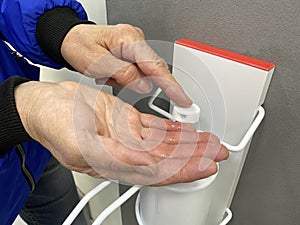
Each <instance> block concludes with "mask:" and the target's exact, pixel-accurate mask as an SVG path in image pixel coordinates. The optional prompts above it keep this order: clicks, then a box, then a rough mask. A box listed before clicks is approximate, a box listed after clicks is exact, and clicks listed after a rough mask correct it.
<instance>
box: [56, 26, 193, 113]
mask: <svg viewBox="0 0 300 225" xmlns="http://www.w3.org/2000/svg"><path fill="white" fill-rule="evenodd" d="M61 53H62V55H63V57H64V59H65V60H66V61H67V62H68V63H69V64H70V65H71V66H73V67H74V68H75V69H76V70H77V71H79V72H80V73H82V74H85V75H87V76H89V77H93V78H95V80H96V83H98V84H100V83H101V84H103V83H106V84H108V85H111V86H120V85H121V86H127V87H129V88H130V89H132V90H134V91H136V92H138V93H147V92H149V91H150V90H151V88H152V86H151V82H150V80H152V81H154V82H155V83H156V84H157V85H158V86H159V87H160V88H161V89H162V90H163V91H164V92H165V93H166V94H167V96H168V97H169V98H170V99H172V100H173V101H174V102H175V103H176V104H177V105H179V106H183V107H185V106H190V105H191V104H192V101H191V99H190V98H189V97H188V96H187V95H186V94H185V92H184V91H183V89H182V87H181V86H180V85H179V84H178V83H177V82H176V80H175V79H174V77H173V76H172V75H171V73H170V71H169V68H168V65H167V64H166V62H165V61H164V60H163V59H161V58H160V57H159V56H158V55H157V54H156V53H155V52H154V51H153V49H152V48H150V46H149V45H148V44H147V43H146V42H145V37H144V34H143V31H142V30H141V29H139V28H137V27H133V26H131V25H128V24H119V25H115V26H101V25H86V24H80V25H77V26H75V27H73V28H72V29H71V30H70V31H69V32H68V34H67V35H66V37H65V39H64V41H63V43H62V47H61ZM150 77H151V78H150ZM147 78H150V79H147Z"/></svg>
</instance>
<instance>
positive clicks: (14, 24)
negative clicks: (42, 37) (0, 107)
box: [0, 0, 87, 225]
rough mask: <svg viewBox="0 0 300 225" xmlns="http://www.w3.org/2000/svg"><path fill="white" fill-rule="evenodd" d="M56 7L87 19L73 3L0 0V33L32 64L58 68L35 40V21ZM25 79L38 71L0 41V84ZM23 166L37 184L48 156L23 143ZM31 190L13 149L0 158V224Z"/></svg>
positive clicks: (41, 149) (37, 146)
mask: <svg viewBox="0 0 300 225" xmlns="http://www.w3.org/2000/svg"><path fill="white" fill-rule="evenodd" d="M56 6H69V7H71V8H72V9H73V10H74V11H75V12H76V13H77V14H78V16H79V18H80V19H87V18H86V17H87V16H86V13H85V11H84V9H83V8H82V6H81V5H80V3H78V2H77V1H73V0H56V1H54V0H0V33H1V35H0V36H1V37H4V38H5V40H6V41H7V42H9V43H10V44H11V45H12V46H13V47H14V48H15V49H16V50H17V51H18V52H20V53H21V54H22V55H24V56H25V57H27V58H28V59H29V60H31V61H32V62H34V63H38V64H42V65H46V66H50V67H53V68H60V67H61V65H59V64H57V63H55V62H53V61H52V60H51V59H50V58H48V57H47V56H46V55H45V54H44V53H43V51H42V50H41V49H40V47H39V45H38V43H37V40H36V38H35V27H36V22H37V20H38V17H39V16H40V15H41V14H43V12H44V11H46V10H48V9H51V8H53V7H56ZM14 75H18V76H22V77H28V78H31V79H33V80H38V78H39V69H38V68H37V67H35V66H32V65H29V64H28V63H27V62H26V61H25V60H24V59H17V58H16V57H14V56H12V55H11V54H10V51H9V49H8V47H7V46H6V44H5V43H4V42H3V41H2V40H1V39H0V82H3V81H4V80H6V79H7V78H9V77H10V76H14ZM23 147H24V149H25V153H26V154H25V155H26V165H27V166H28V168H29V169H30V171H31V173H32V174H33V176H34V178H35V181H36V182H37V181H38V179H39V177H40V176H41V173H42V172H43V170H44V168H45V166H46V164H47V162H48V161H49V159H50V157H51V154H50V152H49V151H48V150H47V149H45V148H44V147H43V146H41V145H40V144H38V143H36V142H28V143H23ZM29 194H30V188H29V185H28V183H27V181H26V180H25V178H24V176H23V174H22V172H21V164H20V159H19V157H18V155H17V153H16V151H15V148H12V149H11V150H10V151H8V153H7V154H5V155H0V224H1V225H6V224H7V225H11V224H12V222H13V221H14V219H15V217H16V216H17V215H18V214H19V212H20V210H21V209H22V207H23V206H24V204H25V202H26V200H27V198H28V196H29Z"/></svg>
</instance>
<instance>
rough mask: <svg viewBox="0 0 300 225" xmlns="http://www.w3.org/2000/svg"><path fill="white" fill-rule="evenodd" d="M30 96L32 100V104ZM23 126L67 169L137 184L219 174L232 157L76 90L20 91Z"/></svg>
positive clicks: (110, 99) (66, 85) (69, 86)
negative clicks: (220, 163)
mask: <svg viewBox="0 0 300 225" xmlns="http://www.w3.org/2000/svg"><path fill="white" fill-rule="evenodd" d="M28 96H30V98H28ZM15 99H16V106H17V109H18V112H19V114H20V117H21V120H22V123H23V125H24V127H25V129H26V131H27V132H28V133H29V135H30V136H31V137H32V138H33V139H35V140H36V141H38V142H40V143H41V144H42V145H44V146H45V147H46V148H47V149H49V150H50V151H51V153H52V154H53V155H54V157H56V158H57V159H58V160H59V161H60V162H61V163H62V164H63V165H64V166H65V167H67V168H69V169H71V170H75V171H78V172H81V173H87V174H89V175H91V176H94V177H105V178H107V179H117V180H120V181H123V182H126V183H131V184H143V185H166V184H172V183H178V182H190V181H194V180H197V179H200V178H204V177H207V176H210V175H212V174H214V173H215V172H216V170H217V167H216V162H218V161H221V160H224V159H226V158H227V157H228V151H227V149H226V148H225V147H224V146H222V145H221V144H220V142H219V139H218V138H217V137H215V136H214V135H212V134H210V133H197V132H196V131H195V129H194V127H193V126H192V125H190V124H183V123H179V122H171V121H169V120H166V119H162V118H158V117H155V116H153V115H148V114H142V113H140V112H138V111H137V110H136V109H135V108H134V107H132V106H130V105H128V104H126V103H124V102H122V101H121V100H120V99H118V98H116V97H114V96H112V95H110V94H107V93H105V92H101V91H99V90H97V89H93V88H90V87H87V86H84V85H81V84H78V83H74V82H62V83H58V84H54V83H43V82H34V81H32V82H27V83H24V84H21V85H19V86H18V87H16V89H15Z"/></svg>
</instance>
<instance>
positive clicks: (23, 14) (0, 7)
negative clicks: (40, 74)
mask: <svg viewBox="0 0 300 225" xmlns="http://www.w3.org/2000/svg"><path fill="white" fill-rule="evenodd" d="M61 6H68V7H70V8H72V9H73V10H74V11H75V12H76V14H77V15H78V17H79V19H82V20H87V14H86V12H85V11H84V9H83V8H82V5H81V4H80V3H79V2H78V1H74V0H0V33H2V35H3V36H4V38H5V39H6V40H7V41H8V42H9V43H10V44H11V45H12V46H13V47H14V48H15V49H16V50H17V51H18V52H20V53H21V54H22V55H24V56H25V57H27V58H28V59H29V60H31V61H32V62H33V63H38V64H42V65H45V66H49V67H52V68H61V67H62V65H60V64H58V63H56V62H54V61H53V60H51V59H50V58H49V57H48V56H46V54H45V53H44V52H43V51H42V50H41V48H40V46H39V45H38V43H37V40H36V33H35V32H36V23H37V20H38V18H39V16H40V15H42V14H43V13H44V12H45V11H47V10H49V9H52V8H54V7H61Z"/></svg>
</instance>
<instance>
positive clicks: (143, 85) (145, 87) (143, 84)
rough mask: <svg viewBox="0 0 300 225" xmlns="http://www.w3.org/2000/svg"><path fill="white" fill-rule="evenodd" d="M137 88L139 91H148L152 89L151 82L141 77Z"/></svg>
mask: <svg viewBox="0 0 300 225" xmlns="http://www.w3.org/2000/svg"><path fill="white" fill-rule="evenodd" d="M137 89H138V90H139V91H140V92H141V93H148V92H150V91H151V90H152V83H151V82H150V81H149V80H146V79H141V80H140V81H139V83H138V84H137Z"/></svg>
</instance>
